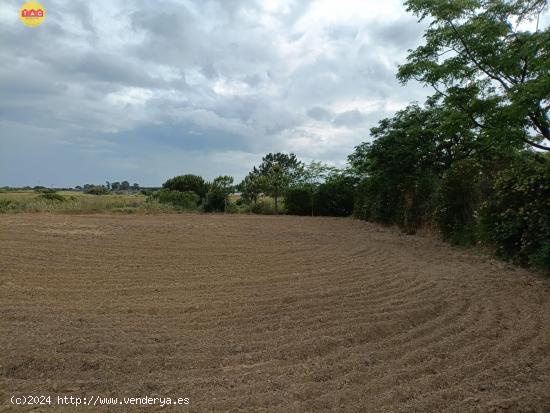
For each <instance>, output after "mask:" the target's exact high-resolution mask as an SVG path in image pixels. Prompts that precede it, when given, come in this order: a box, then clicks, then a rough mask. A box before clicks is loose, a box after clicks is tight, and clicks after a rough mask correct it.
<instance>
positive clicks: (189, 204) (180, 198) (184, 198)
mask: <svg viewBox="0 0 550 413" xmlns="http://www.w3.org/2000/svg"><path fill="white" fill-rule="evenodd" d="M148 199H149V200H153V201H157V202H159V203H161V204H169V205H171V206H173V207H174V208H177V209H181V210H196V209H197V208H198V206H199V204H200V198H199V196H198V195H197V194H196V193H195V192H193V191H186V192H181V191H171V190H168V189H161V190H159V191H157V192H155V193H154V194H153V195H150V197H149V198H148Z"/></svg>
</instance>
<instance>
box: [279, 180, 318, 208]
mask: <svg viewBox="0 0 550 413" xmlns="http://www.w3.org/2000/svg"><path fill="white" fill-rule="evenodd" d="M314 189H315V188H314V187H313V186H312V185H302V186H294V187H291V188H289V189H288V191H287V193H286V196H285V204H286V209H287V213H288V214H291V215H313V191H314Z"/></svg>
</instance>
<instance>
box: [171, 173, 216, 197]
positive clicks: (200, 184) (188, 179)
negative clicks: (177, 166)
mask: <svg viewBox="0 0 550 413" xmlns="http://www.w3.org/2000/svg"><path fill="white" fill-rule="evenodd" d="M162 187H163V188H164V189H168V190H170V191H180V192H194V193H195V194H197V195H198V196H199V197H200V198H201V199H204V197H205V196H206V192H207V190H208V186H207V185H206V183H205V182H204V179H202V177H200V176H198V175H191V174H187V175H180V176H175V177H173V178H170V179H168V180H167V181H166V182H165V183H164V184H162Z"/></svg>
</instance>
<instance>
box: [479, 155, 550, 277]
mask: <svg viewBox="0 0 550 413" xmlns="http://www.w3.org/2000/svg"><path fill="white" fill-rule="evenodd" d="M480 212H481V214H480V215H481V228H482V233H483V235H484V237H485V239H486V240H488V241H490V242H493V243H494V244H495V246H496V248H497V254H498V255H499V256H501V257H504V258H506V259H511V260H513V261H515V262H516V263H519V264H522V265H534V266H538V267H540V268H543V269H545V270H547V271H550V158H549V157H548V156H543V155H541V154H537V153H524V154H523V155H522V156H519V157H518V158H517V159H516V160H514V161H513V162H512V163H511V165H510V166H509V167H508V168H506V169H504V170H503V171H501V172H500V173H499V174H498V175H497V177H496V179H495V181H494V184H493V191H492V194H491V196H490V197H489V199H488V200H487V201H486V202H485V203H484V205H483V207H482V208H481V211H480Z"/></svg>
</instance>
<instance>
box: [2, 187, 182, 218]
mask: <svg viewBox="0 0 550 413" xmlns="http://www.w3.org/2000/svg"><path fill="white" fill-rule="evenodd" d="M170 210H172V208H170V207H169V206H166V205H163V204H160V203H158V202H154V201H153V202H151V201H148V202H146V199H145V196H143V195H87V194H81V193H75V192H70V193H67V192H63V191H60V192H57V193H56V196H49V197H45V196H44V195H43V194H38V193H36V192H33V191H21V192H3V193H0V213H2V212H3V213H10V212H11V213H17V212H53V213H55V212H59V213H100V212H121V213H135V212H144V213H151V212H169V211H170Z"/></svg>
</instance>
